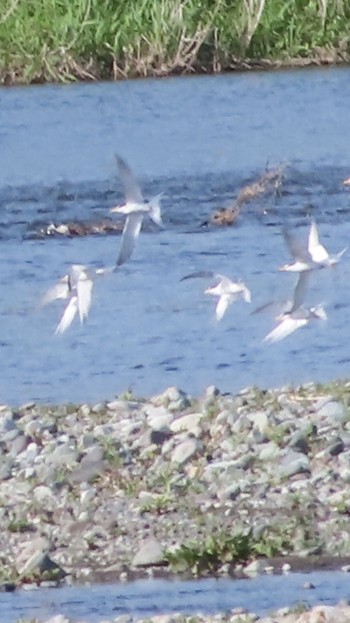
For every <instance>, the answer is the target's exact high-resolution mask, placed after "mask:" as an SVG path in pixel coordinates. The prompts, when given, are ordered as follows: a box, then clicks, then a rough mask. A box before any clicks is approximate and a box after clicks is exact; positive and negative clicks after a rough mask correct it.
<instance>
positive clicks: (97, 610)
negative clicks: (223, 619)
mask: <svg viewBox="0 0 350 623" xmlns="http://www.w3.org/2000/svg"><path fill="white" fill-rule="evenodd" d="M305 583H312V584H313V585H314V589H312V590H307V589H306V588H304V587H303V586H304V584H305ZM349 597H350V589H349V582H348V577H347V574H345V573H343V572H341V571H333V572H313V573H311V574H306V573H295V574H291V575H288V576H287V577H286V576H260V577H258V578H255V579H252V580H228V579H219V580H215V579H207V580H193V581H188V582H181V581H178V580H177V581H165V580H139V581H137V582H133V583H128V584H114V585H95V586H89V587H73V588H63V589H39V590H38V591H31V592H29V593H28V592H26V591H23V590H22V591H17V592H16V593H14V594H8V593H3V594H0V606H1V613H2V617H3V620H6V622H7V623H13V622H14V621H16V620H17V619H19V618H21V617H22V618H26V619H29V618H31V617H35V618H37V619H39V620H46V619H47V618H48V617H49V616H53V615H54V614H58V613H62V614H64V615H65V616H67V617H70V618H72V620H74V621H77V620H82V619H83V620H84V621H87V622H91V623H92V622H94V623H96V621H99V620H101V619H102V618H104V619H112V618H113V617H116V616H120V615H123V614H129V615H132V616H135V617H138V618H140V617H149V616H152V615H155V614H161V613H165V612H166V613H171V612H182V613H184V614H188V615H190V614H194V613H196V612H204V613H215V612H225V611H229V610H231V609H233V608H238V607H243V608H246V609H248V610H250V611H251V612H255V613H256V614H258V615H263V614H267V613H269V612H271V611H272V610H275V609H277V608H281V607H283V606H285V605H290V606H293V605H298V604H301V603H304V604H306V605H309V606H311V605H314V604H318V603H321V604H324V605H332V604H335V603H337V602H338V601H339V600H340V599H349Z"/></svg>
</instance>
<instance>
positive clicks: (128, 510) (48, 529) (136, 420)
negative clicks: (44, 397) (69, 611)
mask: <svg viewBox="0 0 350 623" xmlns="http://www.w3.org/2000/svg"><path fill="white" fill-rule="evenodd" d="M349 405H350V382H349V381H346V380H344V381H336V382H334V383H328V384H323V385H320V384H314V383H309V384H307V385H304V386H301V387H299V388H291V387H288V388H287V387H285V388H280V389H279V390H264V389H258V388H245V389H243V390H242V391H241V392H239V393H238V394H236V395H227V394H220V392H219V390H217V389H216V388H214V387H209V388H207V390H206V391H205V392H204V394H203V395H202V396H200V397H196V398H192V397H190V396H188V395H186V394H185V393H184V392H182V391H181V390H179V389H177V388H174V387H171V388H168V389H167V390H166V391H165V392H163V393H162V394H160V395H157V396H153V397H151V398H147V399H139V398H136V397H134V396H132V395H125V396H124V397H121V398H117V399H116V400H113V401H112V402H100V403H98V404H96V405H87V404H83V405H71V404H67V405H61V406H56V407H53V406H43V405H35V404H28V405H23V406H22V407H19V408H16V409H11V408H10V407H8V406H2V407H1V418H0V430H1V461H0V498H1V500H2V507H1V516H2V525H3V531H2V535H1V537H0V538H1V541H0V543H1V549H2V557H3V567H2V574H1V577H0V583H1V584H2V585H3V587H5V588H6V586H8V587H11V586H12V587H13V588H15V587H16V586H20V585H22V584H28V583H29V584H30V583H35V584H38V585H41V584H42V582H44V585H45V582H48V581H49V582H53V583H54V584H60V583H61V582H68V583H72V582H73V583H75V582H76V583H81V582H86V581H89V582H91V581H96V580H97V581H101V580H102V579H103V581H107V578H108V581H111V580H113V581H118V580H124V581H125V580H127V579H133V578H135V577H149V576H150V575H152V576H157V575H158V574H160V575H162V577H164V576H174V575H177V576H178V577H180V576H182V577H208V576H213V575H214V576H222V575H224V576H227V575H232V576H234V577H237V576H239V575H240V574H243V576H244V575H245V574H246V573H247V569H248V571H249V568H250V571H251V570H252V569H254V568H255V567H257V568H260V567H261V568H262V569H263V568H265V567H266V566H269V565H270V566H271V564H270V563H269V562H268V561H270V562H271V561H275V563H273V564H275V565H276V568H275V570H276V571H280V570H281V569H282V567H283V561H284V562H288V561H289V560H290V561H293V565H294V566H296V565H297V564H300V565H305V564H308V562H309V561H310V560H312V561H313V563H312V564H313V566H315V564H316V562H317V564H321V565H324V564H328V565H332V566H333V565H335V566H336V567H337V568H340V567H342V566H347V565H348V564H349V562H350V535H349V533H348V530H347V524H348V516H349V514H350V496H349V494H348V491H347V484H348V483H349V482H350V467H349V459H350V410H349ZM277 561H278V562H277ZM337 563H339V564H337ZM293 565H292V570H293Z"/></svg>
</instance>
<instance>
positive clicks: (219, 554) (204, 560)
mask: <svg viewBox="0 0 350 623" xmlns="http://www.w3.org/2000/svg"><path fill="white" fill-rule="evenodd" d="M252 542H253V541H252V535H251V533H250V532H249V533H248V534H243V533H239V534H236V535H228V534H222V535H215V536H208V537H207V538H206V539H205V541H203V542H198V543H197V542H190V543H189V544H187V545H181V546H180V547H179V548H177V549H176V550H175V551H172V552H170V551H168V552H167V553H166V560H167V561H168V562H169V564H170V566H171V567H172V568H173V569H175V570H176V571H178V572H179V571H191V573H193V574H194V575H201V574H204V573H211V574H215V573H216V572H217V571H218V570H219V568H220V567H221V566H222V565H223V564H225V563H236V562H244V561H246V560H248V558H249V557H250V556H251V554H252Z"/></svg>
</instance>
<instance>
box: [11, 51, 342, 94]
mask: <svg viewBox="0 0 350 623" xmlns="http://www.w3.org/2000/svg"><path fill="white" fill-rule="evenodd" d="M349 66H350V54H344V53H341V54H339V53H338V52H337V51H336V50H331V49H326V48H325V49H320V50H319V52H318V53H317V54H316V55H312V56H309V57H291V58H285V59H278V60H276V59H268V58H262V59H251V58H247V59H242V60H235V61H232V62H231V63H229V64H228V65H225V66H223V67H221V68H220V69H214V68H213V67H211V66H210V65H209V66H208V67H205V66H202V65H200V66H191V67H187V68H182V67H178V68H176V69H171V68H166V69H165V68H163V69H162V70H154V69H152V68H151V67H150V68H149V69H148V70H147V71H146V72H142V73H138V72H131V73H130V74H125V73H124V72H123V71H122V70H118V71H115V70H112V69H111V70H110V71H109V72H107V73H106V72H105V71H101V70H100V69H98V68H96V69H95V70H94V71H93V72H90V71H89V72H88V71H86V72H85V70H84V69H83V68H81V69H80V70H79V71H77V72H76V73H74V72H73V73H72V74H70V76H69V79H67V77H66V76H65V75H62V76H61V75H60V74H57V75H56V76H55V78H54V79H49V78H45V77H44V76H40V75H37V76H33V77H32V78H29V79H28V78H24V77H23V76H21V75H20V74H18V72H17V71H16V70H5V71H4V70H2V69H1V68H0V86H2V87H16V86H18V87H23V86H34V85H45V84H57V85H58V84H67V83H76V84H81V83H85V84H89V83H95V82H121V81H125V80H147V79H149V78H150V79H154V78H175V77H185V76H187V77H196V76H218V75H226V74H239V73H246V72H260V71H261V72H265V71H285V70H291V71H292V70H297V69H310V70H312V69H316V68H320V67H324V68H326V67H328V68H330V67H349Z"/></svg>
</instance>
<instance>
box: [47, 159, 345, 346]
mask: <svg viewBox="0 0 350 623" xmlns="http://www.w3.org/2000/svg"><path fill="white" fill-rule="evenodd" d="M116 160H117V165H118V170H119V176H120V180H121V183H122V186H123V189H124V194H125V203H124V204H122V205H118V206H116V207H114V208H111V210H110V212H112V213H118V214H123V215H124V216H125V217H126V218H125V223H124V227H123V232H122V237H121V244H120V249H119V253H118V257H117V260H116V263H115V264H114V265H113V266H108V267H104V268H98V269H95V268H92V267H89V266H85V265H82V264H73V265H72V266H71V267H70V269H69V272H68V273H67V274H66V275H64V276H63V277H62V278H61V279H59V281H58V282H57V283H56V284H55V285H54V286H53V287H52V288H50V289H49V290H48V291H47V292H46V294H45V295H44V296H43V298H42V301H41V305H46V304H48V303H51V302H53V301H55V300H57V299H65V300H68V303H67V305H66V307H65V309H64V311H63V314H62V317H61V319H60V322H59V324H58V325H57V328H56V331H55V333H56V334H62V333H64V332H65V331H66V330H67V329H68V327H69V326H70V325H71V324H72V322H73V320H74V318H75V317H76V316H77V315H78V317H79V320H80V322H81V323H84V322H85V320H86V319H87V317H88V314H89V311H90V307H91V301H92V289H93V284H94V281H95V279H97V278H98V277H102V276H105V275H108V274H112V273H114V272H115V271H117V270H118V269H119V267H120V266H122V265H123V264H124V263H125V262H127V261H128V260H129V259H130V257H131V255H132V253H133V251H134V249H135V245H136V242H137V239H138V236H139V234H140V231H141V227H142V221H143V218H144V217H145V216H148V217H149V218H150V219H151V220H152V221H153V222H154V223H155V224H156V225H157V226H158V227H160V228H162V227H163V222H162V216H161V208H160V200H161V197H162V194H163V193H161V194H159V195H156V196H154V197H152V198H151V199H150V200H149V201H145V199H144V197H143V195H142V191H141V188H140V186H139V184H138V182H137V180H136V179H135V177H134V174H133V172H132V171H131V169H130V167H129V166H128V164H127V163H126V162H125V160H123V158H121V157H120V156H118V155H117V156H116ZM283 235H284V239H285V242H286V244H287V247H288V249H289V252H290V255H291V257H292V261H291V262H289V263H287V264H284V265H283V266H281V267H280V268H279V270H280V271H287V272H295V273H298V277H297V281H296V285H295V287H294V292H293V298H292V300H290V301H285V302H284V303H282V304H281V303H276V302H273V303H267V304H265V305H262V306H261V307H259V308H257V309H256V310H254V311H253V314H257V313H260V312H263V311H269V310H270V311H272V310H276V307H277V312H276V311H275V320H276V322H277V325H276V326H275V328H274V329H273V330H272V331H271V332H270V333H268V335H266V336H265V338H264V340H263V341H264V342H270V343H271V342H278V341H280V340H282V339H284V338H285V337H287V336H288V335H289V334H291V333H293V332H294V331H296V330H297V329H299V328H301V327H303V326H305V325H307V324H308V323H309V322H310V321H312V320H314V319H322V320H326V318H327V315H326V312H325V310H324V308H323V306H322V305H318V306H315V307H305V306H304V305H303V303H304V300H305V294H306V291H307V288H308V285H309V280H310V275H311V273H312V272H313V271H315V270H319V269H324V268H328V267H332V266H334V265H336V264H337V263H338V262H339V260H340V258H341V257H342V255H343V254H344V253H345V251H346V248H345V249H343V250H342V251H340V252H339V253H337V254H335V255H330V254H329V252H328V251H327V249H326V248H325V247H324V246H323V245H322V244H321V242H320V239H319V234H318V229H317V225H316V222H315V221H314V220H313V221H312V222H311V225H310V230H309V236H308V242H307V244H303V243H301V241H300V240H299V239H298V238H297V237H296V236H295V235H294V234H293V233H292V232H291V231H290V230H289V229H287V228H284V230H283ZM193 278H207V279H211V280H212V285H211V286H210V287H207V288H206V289H205V290H204V293H205V294H209V295H212V296H214V297H216V298H217V304H216V310H215V316H216V319H217V320H218V321H220V320H221V319H222V318H223V316H224V314H225V312H226V310H227V308H228V307H229V305H230V304H231V303H233V302H234V301H236V300H237V299H239V298H243V300H244V301H245V302H246V303H250V302H251V293H250V290H249V289H248V288H247V286H246V285H245V283H243V281H240V280H238V281H233V280H231V279H230V278H229V277H227V276H225V275H221V274H218V273H215V272H211V271H198V272H193V273H190V274H189V275H185V276H184V277H182V279H181V281H185V280H187V279H193Z"/></svg>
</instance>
